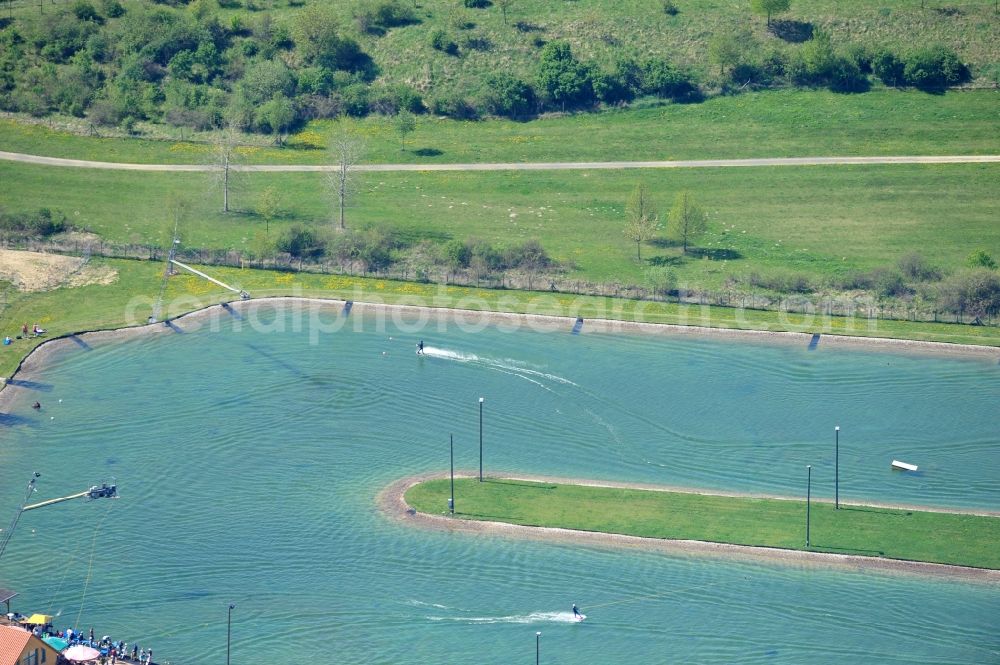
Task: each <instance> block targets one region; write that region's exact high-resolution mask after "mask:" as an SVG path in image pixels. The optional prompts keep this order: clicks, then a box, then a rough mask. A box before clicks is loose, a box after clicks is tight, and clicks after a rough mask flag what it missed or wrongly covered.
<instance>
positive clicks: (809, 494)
mask: <svg viewBox="0 0 1000 665" xmlns="http://www.w3.org/2000/svg"><path fill="white" fill-rule="evenodd" d="M806 472H807V474H808V476H807V478H808V480H807V481H806V547H809V510H810V507H811V506H810V503H811V499H812V482H813V468H812V464H809V465H807V466H806Z"/></svg>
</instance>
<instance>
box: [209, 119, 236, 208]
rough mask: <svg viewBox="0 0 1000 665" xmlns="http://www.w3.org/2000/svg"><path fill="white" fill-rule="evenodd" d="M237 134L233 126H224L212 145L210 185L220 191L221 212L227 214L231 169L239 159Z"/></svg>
mask: <svg viewBox="0 0 1000 665" xmlns="http://www.w3.org/2000/svg"><path fill="white" fill-rule="evenodd" d="M237 147H239V132H238V131H237V129H236V126H235V125H233V124H229V125H226V127H225V128H223V130H222V131H221V132H219V134H218V136H216V138H215V141H214V143H213V145H212V165H213V166H214V167H215V168H213V169H212V183H213V184H214V185H215V186H216V187H218V188H219V189H221V190H222V212H229V190H230V189H231V188H232V187H233V185H234V175H235V173H236V171H235V169H234V168H233V167H234V166H235V165H236V162H237V160H238V159H239V153H238V152H237V150H236V149H237Z"/></svg>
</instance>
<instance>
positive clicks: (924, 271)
mask: <svg viewBox="0 0 1000 665" xmlns="http://www.w3.org/2000/svg"><path fill="white" fill-rule="evenodd" d="M896 265H897V266H898V267H899V269H900V271H901V272H902V273H903V275H905V276H906V277H908V278H909V279H913V280H916V281H918V282H929V281H932V280H937V279H941V271H940V270H939V269H938V268H937V267H936V266H934V265H932V264H931V263H930V262H929V261H928V260H927V259H926V258H924V255H923V254H921V253H920V252H910V253H909V254H905V255H903V256H902V257H901V258H900V259H899V261H897V262H896Z"/></svg>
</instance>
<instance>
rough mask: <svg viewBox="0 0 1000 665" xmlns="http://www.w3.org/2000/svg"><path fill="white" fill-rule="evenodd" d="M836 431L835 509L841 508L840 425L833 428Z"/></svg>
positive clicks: (834, 458)
mask: <svg viewBox="0 0 1000 665" xmlns="http://www.w3.org/2000/svg"><path fill="white" fill-rule="evenodd" d="M833 432H834V437H835V439H834V441H835V443H834V453H833V478H834V481H833V487H834V490H833V491H834V495H833V496H834V498H833V507H834V510H840V425H837V426H836V427H834V428H833Z"/></svg>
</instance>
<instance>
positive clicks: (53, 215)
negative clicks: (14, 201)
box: [0, 208, 66, 238]
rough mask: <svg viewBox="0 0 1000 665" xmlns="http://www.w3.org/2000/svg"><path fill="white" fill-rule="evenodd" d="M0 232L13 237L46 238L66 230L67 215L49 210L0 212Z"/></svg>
mask: <svg viewBox="0 0 1000 665" xmlns="http://www.w3.org/2000/svg"><path fill="white" fill-rule="evenodd" d="M0 230H2V231H6V232H8V233H11V234H13V235H19V236H27V237H42V238H44V237H46V236H50V235H53V234H55V233H62V232H63V231H65V230H66V215H64V214H63V213H61V212H59V211H58V210H56V211H52V210H49V209H48V208H40V209H38V210H36V211H35V212H21V213H3V212H0Z"/></svg>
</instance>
